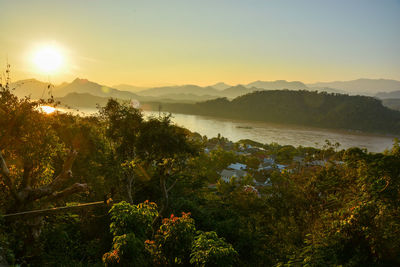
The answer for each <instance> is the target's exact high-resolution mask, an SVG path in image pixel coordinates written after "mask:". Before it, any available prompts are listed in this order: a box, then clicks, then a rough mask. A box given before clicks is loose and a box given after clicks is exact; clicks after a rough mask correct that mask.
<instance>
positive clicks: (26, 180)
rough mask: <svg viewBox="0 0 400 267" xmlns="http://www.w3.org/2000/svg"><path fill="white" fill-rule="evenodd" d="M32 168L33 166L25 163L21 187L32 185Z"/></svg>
mask: <svg viewBox="0 0 400 267" xmlns="http://www.w3.org/2000/svg"><path fill="white" fill-rule="evenodd" d="M31 170H32V166H31V165H30V164H28V163H25V164H24V173H23V175H22V182H21V188H25V187H30V186H31Z"/></svg>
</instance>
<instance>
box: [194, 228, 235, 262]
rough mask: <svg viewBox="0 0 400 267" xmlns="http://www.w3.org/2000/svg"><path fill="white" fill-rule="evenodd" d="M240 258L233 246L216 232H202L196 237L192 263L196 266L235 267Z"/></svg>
mask: <svg viewBox="0 0 400 267" xmlns="http://www.w3.org/2000/svg"><path fill="white" fill-rule="evenodd" d="M237 256H238V254H237V252H236V251H235V249H234V248H233V247H232V245H231V244H229V243H227V242H225V240H224V239H223V238H219V237H218V235H217V233H215V232H200V233H199V235H197V236H196V237H195V240H194V242H193V246H192V253H191V254H190V263H191V264H194V265H195V266H233V265H234V263H235V262H236V257H237Z"/></svg>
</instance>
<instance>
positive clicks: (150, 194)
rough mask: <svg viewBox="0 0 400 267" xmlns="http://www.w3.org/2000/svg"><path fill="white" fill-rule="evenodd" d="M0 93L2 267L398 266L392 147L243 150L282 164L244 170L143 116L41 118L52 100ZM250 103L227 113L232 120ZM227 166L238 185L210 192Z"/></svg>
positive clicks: (399, 229)
mask: <svg viewBox="0 0 400 267" xmlns="http://www.w3.org/2000/svg"><path fill="white" fill-rule="evenodd" d="M0 87H1V88H0V264H1V263H2V264H9V265H21V266H299V265H308V266H331V265H342V266H398V265H400V201H399V198H400V145H399V143H398V141H395V143H394V145H393V147H392V149H391V150H388V151H385V152H384V153H369V152H368V151H366V150H363V149H359V148H351V149H347V150H340V149H339V148H338V146H337V145H333V144H330V143H329V142H328V143H327V145H326V146H325V147H324V148H322V149H315V148H310V147H297V148H294V147H292V146H282V145H278V144H257V143H254V142H251V141H247V143H248V144H251V145H252V146H258V147H260V150H262V151H263V153H264V154H268V155H270V156H271V157H273V158H274V159H275V160H276V162H277V163H278V164H285V165H287V166H291V167H290V168H288V169H287V170H283V171H278V170H276V169H274V170H269V171H267V172H265V173H264V172H256V171H255V170H256V169H257V166H258V165H259V164H260V163H261V162H260V157H258V156H259V155H257V154H251V155H249V154H246V155H244V154H243V153H242V154H241V153H235V149H238V147H239V146H240V144H238V143H237V144H233V146H232V148H231V149H230V150H228V149H226V147H227V146H228V144H229V141H228V140H226V139H224V138H223V137H220V136H219V137H218V138H213V139H208V138H207V137H202V136H200V135H199V134H196V133H191V132H190V131H188V130H187V129H184V128H180V127H178V126H176V125H173V124H172V123H171V121H170V118H169V117H168V116H166V117H155V118H150V119H144V117H143V115H142V114H141V112H140V110H138V109H135V108H134V107H132V106H130V105H129V104H124V103H121V102H118V101H115V100H112V99H111V100H109V101H108V102H107V104H106V105H105V106H104V107H102V108H100V109H99V112H98V114H97V115H96V116H89V117H80V116H77V115H72V114H65V113H58V112H53V113H49V114H46V113H45V112H43V111H42V110H43V109H41V107H43V106H51V105H54V104H55V103H54V101H53V100H52V99H49V100H40V101H31V100H30V99H29V98H24V99H19V98H17V97H16V96H15V95H14V94H13V92H12V90H10V89H9V88H8V85H7V84H6V85H2V86H0ZM266 93H268V92H266ZM257 94H261V93H256V94H255V95H253V96H251V95H250V96H249V95H247V96H244V97H241V98H238V99H236V100H235V101H233V102H231V103H238V104H237V108H238V109H239V110H240V112H244V110H243V109H240V108H241V107H242V106H241V105H242V104H241V103H245V102H246V101H245V100H246V99H248V98H249V97H256V96H257ZM299 94H306V93H304V92H300V93H299ZM317 97H323V98H325V97H328V96H324V95H322V96H317ZM328 98H329V97H328ZM220 101H221V102H222V104H221V107H223V105H225V104H226V101H225V100H220ZM371 101H372V100H371ZM212 103H213V102H210V103H209V104H202V105H210V107H211V106H213V105H212ZM224 103H225V104H224ZM316 103H319V102H315V101H314V100H313V101H310V102H309V104H310V105H316ZM226 105H228V104H226ZM229 105H231V104H229ZM258 106H260V105H258ZM267 106H268V105H267ZM350 106H351V107H353V110H354V109H357V108H362V107H359V106H357V105H350ZM350 106H349V105H344V106H343V107H342V108H341V109H337V111H338V112H342V113H339V114H348V113H346V112H347V111H346V107H350ZM289 108H294V107H290V106H288V109H289ZM378 110H380V109H378ZM212 111H213V110H212V109H211V108H210V112H212ZM345 111H346V112H345ZM260 112H263V110H260ZM349 112H350V111H349ZM385 112H386V111H385ZM299 114H301V113H300V112H299ZM321 114H324V113H321ZM396 114H397V113H396ZM281 115H282V116H284V115H285V113H282V114H281ZM332 116H333V115H332ZM377 116H378V115H377ZM396 116H397V115H396ZM326 118H328V117H326ZM366 118H368V116H366ZM388 118H390V116H389V117H388ZM328 121H329V122H330V123H332V120H328ZM357 123H358V122H357ZM360 123H361V122H360ZM374 123H375V122H372V121H371V125H372V126H371V127H372V128H371V129H372V130H374V129H375V128H374V127H376V124H374ZM360 125H361V124H360ZM398 126H399V125H393V127H398ZM396 129H398V128H396ZM211 146H212V147H213V149H212V150H209V149H208V148H209V147H211ZM296 158H297V159H298V158H302V159H303V161H304V163H300V162H296V161H295V159H296ZM239 161H240V162H245V163H246V164H247V166H249V168H250V170H249V171H248V174H247V175H246V176H245V177H244V178H243V179H231V180H230V182H227V183H225V182H223V181H221V180H220V179H219V178H220V177H219V173H220V171H222V170H223V169H224V168H226V166H228V165H229V164H231V163H235V162H239ZM312 162H322V163H323V164H311V163H312ZM307 163H310V164H307ZM266 178H268V181H269V183H268V185H266V186H265V185H263V186H257V184H258V183H257V181H263V180H265V179H266ZM79 204H87V206H83V205H79ZM89 204H91V205H89ZM60 207H65V208H64V209H60ZM52 208H54V209H52ZM38 210H41V211H40V212H30V213H24V212H26V211H38Z"/></svg>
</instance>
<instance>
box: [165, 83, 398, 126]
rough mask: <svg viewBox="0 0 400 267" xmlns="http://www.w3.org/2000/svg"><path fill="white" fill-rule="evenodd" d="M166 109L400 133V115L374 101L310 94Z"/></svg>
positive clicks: (280, 93)
mask: <svg viewBox="0 0 400 267" xmlns="http://www.w3.org/2000/svg"><path fill="white" fill-rule="evenodd" d="M163 109H165V110H167V111H170V112H177V113H188V114H197V115H207V116H220V117H226V118H234V119H243V120H258V121H266V122H275V123H285V124H297V125H305V126H314V127H323V128H335V129H346V130H357V131H366V132H375V133H383V134H389V133H391V134H399V133H400V112H398V111H395V110H391V109H389V108H387V107H384V106H383V105H382V103H381V102H380V101H379V100H377V99H375V98H372V97H366V96H348V95H340V94H328V93H317V92H309V91H289V90H275V91H257V92H254V93H251V94H247V95H244V96H241V97H237V98H235V99H234V100H232V101H229V100H228V99H226V98H219V99H215V100H210V101H206V102H201V103H197V104H192V105H190V104H169V105H164V106H163Z"/></svg>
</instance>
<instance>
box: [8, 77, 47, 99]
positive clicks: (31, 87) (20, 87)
mask: <svg viewBox="0 0 400 267" xmlns="http://www.w3.org/2000/svg"><path fill="white" fill-rule="evenodd" d="M49 85H50V84H49V83H46V82H41V81H38V80H36V79H26V80H20V81H17V82H14V83H11V85H10V88H11V89H13V92H14V94H15V95H16V96H18V97H19V98H23V97H25V96H30V97H31V98H33V99H39V98H43V97H45V98H46V97H47V96H48V94H47V93H48V91H49V90H48V89H49ZM53 89H54V88H52V90H53Z"/></svg>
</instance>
